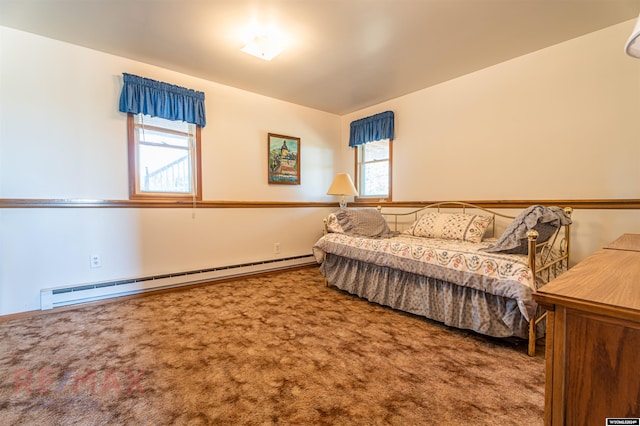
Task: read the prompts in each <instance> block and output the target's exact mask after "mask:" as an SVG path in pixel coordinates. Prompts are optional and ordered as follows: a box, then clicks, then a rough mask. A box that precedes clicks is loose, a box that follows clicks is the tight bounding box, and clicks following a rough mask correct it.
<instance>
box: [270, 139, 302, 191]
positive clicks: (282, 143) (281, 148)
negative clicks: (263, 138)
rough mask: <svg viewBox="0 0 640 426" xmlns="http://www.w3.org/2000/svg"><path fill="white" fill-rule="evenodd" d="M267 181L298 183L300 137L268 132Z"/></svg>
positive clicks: (284, 183) (288, 183)
mask: <svg viewBox="0 0 640 426" xmlns="http://www.w3.org/2000/svg"><path fill="white" fill-rule="evenodd" d="M268 149H269V165H268V172H269V183H277V184H283V185H300V138H294V137H291V136H283V135H276V134H274V133H269V141H268Z"/></svg>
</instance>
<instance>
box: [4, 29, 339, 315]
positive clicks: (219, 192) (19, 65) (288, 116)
mask: <svg viewBox="0 0 640 426" xmlns="http://www.w3.org/2000/svg"><path fill="white" fill-rule="evenodd" d="M0 40H1V43H2V46H1V47H2V48H1V49H0V55H1V56H0V63H1V64H2V66H1V69H0V198H36V199H39V198H42V199H88V200H126V199H128V179H127V151H126V148H127V142H126V115H125V114H123V113H120V112H118V99H119V95H120V90H121V87H122V73H123V72H128V73H132V74H138V75H141V76H144V77H148V78H152V79H156V80H161V81H167V82H170V83H173V84H177V85H181V86H185V87H189V88H193V89H196V90H201V91H204V92H205V97H206V110H207V126H206V127H205V128H204V129H203V132H202V157H203V158H202V160H203V167H202V169H203V198H204V199H205V200H226V201H276V202H278V201H281V202H288V201H335V198H334V197H330V196H327V195H326V188H328V187H329V185H330V184H331V180H332V178H333V176H334V174H335V170H334V163H335V156H336V155H337V154H336V147H337V143H339V140H340V118H339V117H338V116H336V115H333V114H328V113H325V112H321V111H317V110H313V109H309V108H304V107H301V106H298V105H294V104H290V103H287V102H281V101H277V100H275V99H271V98H267V97H264V96H259V95H256V94H253V93H249V92H246V91H242V90H238V89H234V88H231V87H228V86H224V85H220V84H217V83H214V82H210V81H206V80H201V79H197V78H194V77H190V76H187V75H184V74H180V73H176V72H172V71H169V70H167V69H162V68H158V67H154V66H150V65H147V64H144V63H140V62H135V61H132V60H128V59H126V58H122V57H117V56H113V55H108V54H105V53H101V52H97V51H94V50H89V49H86V48H83V47H80V46H75V45H71V44H67V43H63V42H59V41H55V40H52V39H47V38H43V37H39V36H36V35H32V34H28V33H24V32H20V31H16V30H13V29H9V28H3V27H0ZM269 132H273V133H279V134H284V135H290V136H295V137H300V138H301V147H302V149H301V185H268V184H267V168H266V166H267V160H266V158H267V157H266V155H267V133H269ZM330 210H331V208H264V209H226V208H225V209H197V210H195V211H193V210H192V209H184V208H182V209H164V208H162V209H149V208H77V209H75V208H57V209H56V208H44V209H40V208H36V209H0V315H6V314H11V313H15V312H22V311H29V310H34V309H39V307H40V300H39V296H40V295H39V291H40V289H41V288H50V287H58V286H66V285H75V284H83V283H88V282H97V281H106V280H117V279H122V278H130V277H140V276H148V275H157V274H164V273H176V272H184V271H189V270H193V269H198V268H210V267H215V266H225V265H234V264H240V263H246V262H253V261H261V260H269V259H277V258H286V257H293V256H300V255H308V254H311V246H312V244H313V242H314V241H315V240H316V239H317V238H318V237H319V236H320V235H321V232H322V227H321V223H322V217H323V216H324V215H325V214H326V212H327V211H330ZM276 242H278V243H280V244H281V253H280V254H279V255H275V254H274V243H276ZM92 254H99V255H100V256H101V258H102V267H101V268H94V269H91V268H90V267H89V257H90V256H91V255H92Z"/></svg>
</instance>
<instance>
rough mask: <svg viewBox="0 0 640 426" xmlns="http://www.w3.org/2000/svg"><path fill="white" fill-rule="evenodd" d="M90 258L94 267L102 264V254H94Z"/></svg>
mask: <svg viewBox="0 0 640 426" xmlns="http://www.w3.org/2000/svg"><path fill="white" fill-rule="evenodd" d="M90 259H91V263H90V264H91V267H92V268H100V267H101V266H102V259H101V258H100V255H98V254H92V255H91V258H90Z"/></svg>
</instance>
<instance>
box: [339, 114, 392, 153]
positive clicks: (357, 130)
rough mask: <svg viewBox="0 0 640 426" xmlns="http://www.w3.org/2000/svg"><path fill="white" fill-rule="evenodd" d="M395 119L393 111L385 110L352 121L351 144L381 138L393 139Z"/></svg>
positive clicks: (356, 144) (354, 144)
mask: <svg viewBox="0 0 640 426" xmlns="http://www.w3.org/2000/svg"><path fill="white" fill-rule="evenodd" d="M393 121H394V115H393V111H385V112H381V113H379V114H376V115H372V116H371V117H365V118H361V119H360V120H355V121H352V122H351V134H350V135H349V146H352V147H353V146H358V145H362V144H365V143H367V142H373V141H379V140H380V139H393V132H394V127H393Z"/></svg>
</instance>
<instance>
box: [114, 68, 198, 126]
mask: <svg viewBox="0 0 640 426" xmlns="http://www.w3.org/2000/svg"><path fill="white" fill-rule="evenodd" d="M122 75H123V76H124V86H122V93H121V94H120V111H122V112H130V113H132V114H140V113H142V114H146V115H151V116H152V117H160V118H164V119H167V120H172V121H186V122H187V123H193V124H197V125H199V126H201V127H204V126H205V125H206V124H207V119H206V117H205V112H204V92H197V91H195V90H192V89H186V88H184V87H180V86H175V85H173V84H169V83H163V82H160V81H156V80H151V79H149V78H144V77H139V76H137V75H133V74H127V73H123V74H122Z"/></svg>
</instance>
